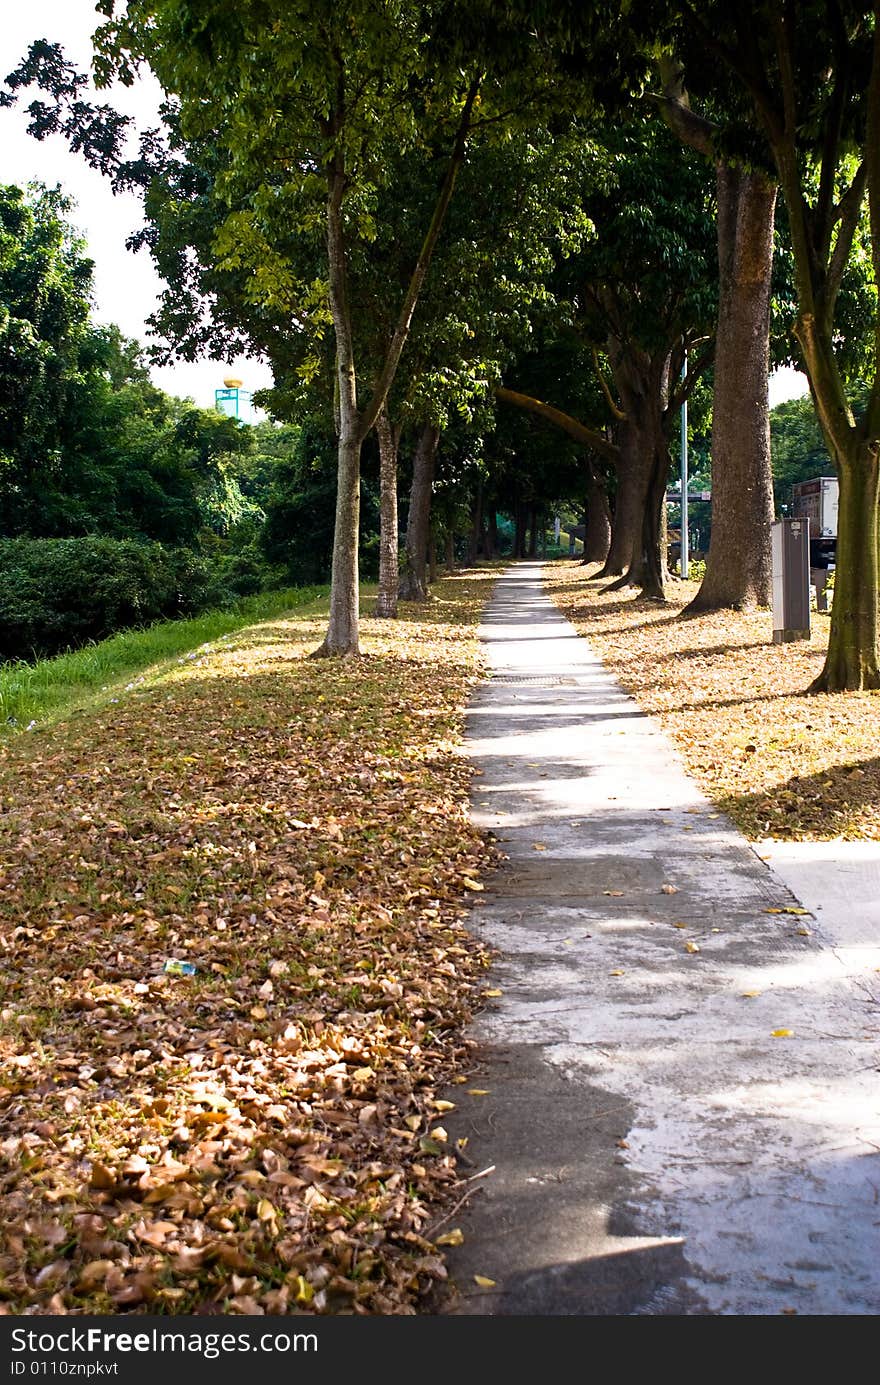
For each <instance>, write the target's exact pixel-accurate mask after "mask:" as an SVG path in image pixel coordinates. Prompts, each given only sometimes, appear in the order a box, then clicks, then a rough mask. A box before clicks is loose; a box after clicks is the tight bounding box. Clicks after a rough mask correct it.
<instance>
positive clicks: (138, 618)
mask: <svg viewBox="0 0 880 1385" xmlns="http://www.w3.org/2000/svg"><path fill="white" fill-rule="evenodd" d="M221 595H222V593H220V592H219V591H218V589H217V585H216V582H214V581H213V580H212V578H211V576H210V573H209V571H208V568H207V566H206V564H205V563H204V561H203V560H202V559H201V558H199V557H198V555H197V554H195V553H193V552H192V551H191V550H189V549H168V548H163V546H162V545H161V544H159V543H143V542H138V541H137V540H134V539H107V538H95V537H91V536H90V537H85V538H75V539H29V538H18V539H0V658H2V659H31V658H34V657H46V656H47V655H51V654H57V653H58V652H59V651H61V650H64V649H69V648H71V647H74V646H76V645H80V644H83V643H85V642H86V641H87V640H100V639H104V638H105V637H106V636H107V635H110V634H113V632H114V631H116V630H122V629H126V628H127V627H130V626H137V625H148V624H149V623H150V622H151V621H154V620H159V619H162V618H168V617H173V616H183V615H191V614H193V613H194V612H196V611H200V610H203V609H204V608H205V607H206V606H208V605H212V604H218V602H219V599H220V597H221Z"/></svg>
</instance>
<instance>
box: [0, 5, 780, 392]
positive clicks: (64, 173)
mask: <svg viewBox="0 0 880 1385" xmlns="http://www.w3.org/2000/svg"><path fill="white" fill-rule="evenodd" d="M4 9H5V13H4V14H3V18H2V21H0V77H5V75H6V74H7V73H8V72H10V71H11V70H12V69H13V68H14V67H16V66H17V64H18V62H19V61H20V59H21V58H22V57H23V56H24V54H25V52H26V51H27V48H28V46H29V45H30V44H31V43H32V42H33V41H34V40H35V39H38V38H45V39H48V40H49V41H50V42H56V43H60V44H61V45H62V47H63V48H64V50H65V52H66V55H67V57H68V58H69V59H71V60H72V61H74V62H75V63H76V64H77V66H78V67H79V68H80V69H81V70H85V69H86V68H87V67H88V66H89V64H90V60H91V51H92V50H91V43H90V37H91V34H92V33H93V32H94V30H95V29H96V28H97V27H98V24H99V23H100V20H101V16H99V15H96V14H95V8H94V0H29V3H25V4H19V5H15V6H13V5H11V4H7V5H6V6H5V7H4ZM159 98H160V91H159V87H158V85H157V84H156V83H155V82H154V81H153V80H152V79H144V80H142V81H141V82H140V83H138V84H137V85H136V86H135V87H133V88H131V89H126V88H124V87H119V88H117V89H115V90H114V91H112V93H101V94H100V97H99V99H102V100H109V101H111V103H112V104H113V105H115V106H116V107H117V108H118V109H121V110H123V111H124V112H125V113H126V114H128V115H132V116H134V117H135V119H136V121H137V125H138V128H139V129H146V128H148V127H149V126H150V125H155V124H156V123H157V115H156V112H157V108H158V103H159ZM30 99H31V97H30V96H29V95H28V94H27V93H24V95H23V97H21V98H20V101H21V102H23V104H24V105H25V106H26V105H27V104H28V103H29V101H30ZM26 126H27V118H26V116H25V114H24V111H23V109H20V108H19V107H14V108H13V109H12V110H0V181H2V182H4V183H18V184H20V185H23V184H25V183H27V182H28V181H30V180H36V181H39V182H43V183H46V184H47V185H48V186H50V187H52V186H54V185H55V184H56V183H60V185H61V187H62V188H63V190H64V191H65V192H66V193H68V194H69V195H70V196H71V197H72V198H73V199H74V201H75V202H76V209H75V211H74V214H73V221H74V224H75V225H76V226H77V227H78V228H79V230H80V231H81V232H82V233H83V235H84V236H85V239H86V241H87V243H88V249H89V254H90V256H91V258H92V259H93V260H94V262H95V291H94V299H95V317H96V319H97V320H98V321H99V322H108V323H109V322H114V323H116V324H117V325H118V326H119V327H120V328H121V330H122V331H123V332H124V333H125V335H126V336H129V337H136V338H137V339H138V340H140V341H143V342H147V341H148V339H149V338H148V335H147V329H146V326H145V322H146V319H147V317H148V316H149V314H150V313H151V312H152V311H153V310H154V308H155V306H156V303H157V298H158V294H159V291H160V287H161V281H160V280H159V279H158V277H157V276H156V274H155V272H154V270H153V266H152V262H151V260H150V257H149V255H148V254H147V252H146V251H141V252H140V253H139V254H137V255H133V254H131V253H130V252H129V251H128V250H126V248H125V241H126V237H127V236H129V235H130V234H131V232H132V231H133V230H135V229H136V228H137V227H138V226H140V225H141V224H142V216H141V209H140V203H139V201H138V199H137V198H136V197H134V196H133V195H131V194H127V193H125V194H121V195H120V196H118V197H114V196H113V194H112V193H111V191H110V188H109V184H108V182H107V180H106V179H105V178H103V177H102V176H101V174H100V173H96V172H95V171H94V170H92V169H90V168H89V167H88V166H87V165H86V163H85V161H84V160H83V159H82V158H80V157H79V156H77V155H74V154H71V153H70V151H69V150H68V148H67V143H66V141H65V140H64V139H62V137H61V136H60V135H59V136H54V137H52V138H50V139H47V140H43V141H42V142H40V141H38V140H35V139H33V138H32V137H31V136H30V135H28V134H27V130H26ZM151 373H152V376H153V379H154V380H155V381H156V383H157V384H158V385H160V386H161V387H162V388H163V389H165V390H167V391H168V392H169V394H177V395H180V396H182V397H187V396H188V397H191V398H193V399H195V401H196V402H197V403H198V404H201V405H202V406H204V407H208V406H210V405H212V404H213V403H214V390H215V389H216V388H218V387H220V386H222V384H223V376H224V375H226V374H230V373H231V374H233V375H237V376H239V377H240V378H241V379H242V380H243V382H244V385H245V388H246V389H251V390H253V389H259V388H261V387H262V386H265V385H268V384H270V383H271V376H270V373H269V371H268V369H267V368H266V367H265V366H264V365H262V364H261V363H259V362H257V361H248V360H246V359H244V358H242V357H237V358H235V359H234V360H232V361H227V362H222V363H217V362H213V361H200V362H196V363H195V364H189V363H187V362H181V363H180V364H178V365H172V366H165V367H161V368H160V367H153V369H152V372H151ZM806 390H807V383H806V377H805V376H803V375H801V374H800V373H799V372H797V371H793V370H789V369H787V368H784V369H782V370H778V371H776V372H775V374H774V375H773V376H771V379H770V403H771V405H773V404H778V403H779V402H780V401H781V400H783V399H790V398H793V397H795V396H797V395H801V394H805V393H806Z"/></svg>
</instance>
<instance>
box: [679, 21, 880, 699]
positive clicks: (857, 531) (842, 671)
mask: <svg viewBox="0 0 880 1385" xmlns="http://www.w3.org/2000/svg"><path fill="white" fill-rule="evenodd" d="M676 8H677V13H678V14H679V15H680V16H681V19H682V25H681V41H682V44H684V45H686V44H688V43H697V44H698V45H699V49H700V50H701V54H702V56H701V57H700V58H699V59H698V63H697V64H696V65H693V64H691V63H689V62H688V61H687V59H685V62H686V66H687V70H688V72H690V71H691V68H692V66H695V67H698V69H699V73H700V75H701V80H702V81H707V80H708V85H709V86H710V87H711V85H712V82H711V71H712V65H713V64H714V65H716V66H717V65H721V66H723V68H724V70H725V71H726V72H728V73H730V74H732V75H733V77H734V78H735V79H736V82H737V84H738V88H739V91H740V92H741V95H742V111H743V114H744V116H745V118H746V121H747V123H748V126H749V130H750V131H751V134H752V137H754V135H755V134H756V133H757V134H758V135H759V136H760V137H761V138H762V139H763V141H764V142H765V147H766V148H768V149H769V151H770V155H771V157H772V160H773V164H774V166H775V170H776V175H777V177H778V180H779V187H780V190H781V192H782V196H783V198H784V200H785V206H786V211H787V214H788V221H789V228H790V235H791V246H792V259H793V269H794V280H795V291H796V296H797V315H796V318H795V322H794V326H793V331H794V334H795V337H796V338H797V342H798V344H799V347H800V354H801V358H802V361H803V365H804V368H805V370H806V372H807V376H808V378H809V381H810V390H811V393H812V395H813V400H814V402H815V405H816V412H817V414H818V417H819V421H820V423H821V425H822V431H823V433H824V435H825V439H826V442H827V445H828V450H829V452H830V454H831V456H832V457H833V458H834V462H835V465H836V467H837V472H838V477H839V481H840V510H839V521H838V523H839V529H838V545H837V555H838V565H837V571H836V575H835V591H834V607H833V611H832V616H831V631H830V637H829V643H828V654H827V657H826V661H825V666H824V668H823V670H822V673H821V674H820V675H819V677H818V678H817V679H816V681H815V683H814V684H813V688H814V690H816V691H824V692H835V691H842V690H845V689H858V688H877V687H880V666H878V650H877V640H878V553H877V543H878V503H880V375H878V374H877V369H876V359H875V363H874V369H873V374H872V378H871V381H870V386H871V388H870V393H869V397H868V404H867V407H866V409H865V412H864V415H863V416H862V417H861V418H857V417H856V416H855V414H854V411H853V408H852V400H851V397H850V394H849V391H848V388H847V371H846V367H845V363H844V359H843V354H842V353H843V351H845V336H846V334H845V333H844V332H842V331H841V324H840V309H841V302H840V290H841V284H842V281H843V278H844V274H845V271H846V268H847V264H848V261H849V259H850V256H851V253H852V250H853V245H854V241H855V240H856V238H857V235H858V230H859V223H860V218H861V214H862V206H863V203H864V201H865V197H866V194H867V204H868V214H869V219H870V238H869V242H868V245H867V247H866V252H867V256H868V263H869V265H870V274H871V279H872V281H873V286H874V292H875V315H874V336H875V341H876V340H880V302H877V301H876V288H877V284H878V274H880V23H878V10H877V7H876V6H873V5H865V4H861V3H853V2H852V0H835V3H834V4H826V3H824V0H823V3H818V0H816V2H815V3H813V0H798V3H789V4H786V5H782V6H780V5H779V4H776V3H771V0H766V2H764V0H762V3H760V4H757V5H753V4H749V5H746V4H745V3H743V0H737V2H736V3H732V4H726V5H724V6H720V5H712V6H710V7H709V8H706V7H701V8H699V9H698V8H696V7H695V6H693V5H692V4H691V3H690V2H689V0H687V3H684V4H680V5H679V6H677V7H676ZM875 355H876V353H875Z"/></svg>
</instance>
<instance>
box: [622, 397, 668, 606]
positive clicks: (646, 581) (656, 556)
mask: <svg viewBox="0 0 880 1385" xmlns="http://www.w3.org/2000/svg"><path fill="white" fill-rule="evenodd" d="M656 423H657V426H655V428H654V429H652V433H653V436H652V437H651V452H650V468H649V472H648V484H647V487H646V490H645V509H644V514H643V517H642V554H641V564H640V568H639V571H638V577H637V578H636V577H634V576H633V577H631V580H632V583H633V585H634V586H635V585H636V584H638V585H639V586H640V587H641V594H642V596H645V597H649V598H650V599H651V600H652V601H665V600H666V590H665V585H664V583H665V579H666V486H667V483H668V480H669V467H670V461H671V459H670V455H669V440H668V438H667V437H666V434H665V431H664V429H663V426H662V423H661V422H660V420H657V421H656Z"/></svg>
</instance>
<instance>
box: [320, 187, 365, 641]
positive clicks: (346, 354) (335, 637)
mask: <svg viewBox="0 0 880 1385" xmlns="http://www.w3.org/2000/svg"><path fill="white" fill-rule="evenodd" d="M344 189H345V172H344V169H343V168H342V166H341V162H339V161H337V163H336V164H335V165H334V168H333V169H332V170H331V171H330V173H329V174H328V197H327V265H328V271H329V281H330V307H331V311H332V314H333V328H334V334H335V337H336V390H337V397H338V400H339V442H338V463H337V483H336V525H335V529H334V531H333V566H332V572H331V579H330V620H329V622H328V625H327V634H326V635H325V637H324V640H323V643H322V644H321V645H320V647H319V648H318V649H316V650H315V651H314V657H316V658H323V657H337V658H338V657H343V658H349V657H355V656H356V655H358V654H360V652H361V651H360V642H359V626H358V621H359V607H360V583H359V577H358V537H359V532H358V531H359V529H360V509H361V443H362V440H363V436H364V435H363V430H362V424H361V419H360V416H359V414H358V407H357V376H356V373H355V364H354V339H353V335H352V325H351V310H350V305H349V301H348V262H347V257H346V247H345V236H344V231H343V224H342V198H343V192H344Z"/></svg>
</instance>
